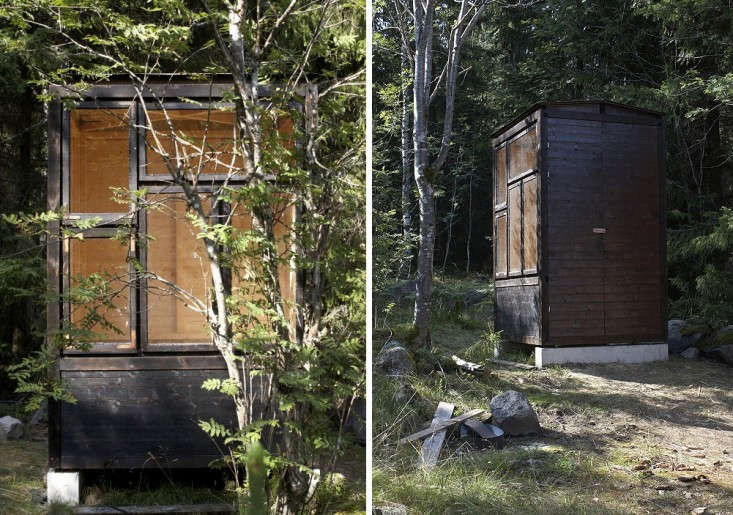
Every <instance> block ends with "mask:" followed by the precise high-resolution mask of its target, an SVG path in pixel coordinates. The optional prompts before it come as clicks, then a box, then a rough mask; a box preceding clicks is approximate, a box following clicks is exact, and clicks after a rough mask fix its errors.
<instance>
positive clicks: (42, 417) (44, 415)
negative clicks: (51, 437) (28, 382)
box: [28, 401, 48, 426]
mask: <svg viewBox="0 0 733 515" xmlns="http://www.w3.org/2000/svg"><path fill="white" fill-rule="evenodd" d="M46 422H48V401H43V402H42V403H41V405H40V407H39V408H38V409H37V410H36V411H34V412H33V415H32V416H31V419H30V420H29V421H28V425H30V426H37V425H38V424H45V423H46Z"/></svg>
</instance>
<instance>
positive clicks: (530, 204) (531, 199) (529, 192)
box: [522, 176, 537, 272]
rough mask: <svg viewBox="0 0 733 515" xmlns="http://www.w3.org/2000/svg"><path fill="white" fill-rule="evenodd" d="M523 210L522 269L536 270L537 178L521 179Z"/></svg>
mask: <svg viewBox="0 0 733 515" xmlns="http://www.w3.org/2000/svg"><path fill="white" fill-rule="evenodd" d="M522 209H523V211H524V270H525V272H526V271H536V270H537V178H536V177H535V176H533V177H532V178H530V179H525V180H524V181H522Z"/></svg>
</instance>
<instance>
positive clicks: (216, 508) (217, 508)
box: [74, 504, 236, 514]
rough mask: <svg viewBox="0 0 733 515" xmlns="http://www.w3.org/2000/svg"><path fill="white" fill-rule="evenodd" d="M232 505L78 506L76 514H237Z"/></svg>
mask: <svg viewBox="0 0 733 515" xmlns="http://www.w3.org/2000/svg"><path fill="white" fill-rule="evenodd" d="M235 512H236V510H235V509H234V507H233V506H232V505H231V504H178V505H170V506H123V507H119V508H118V507H116V506H77V507H75V508H74V513H75V514H97V513H156V514H158V513H211V514H214V513H235Z"/></svg>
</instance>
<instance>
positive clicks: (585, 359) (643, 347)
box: [534, 343, 669, 368]
mask: <svg viewBox="0 0 733 515" xmlns="http://www.w3.org/2000/svg"><path fill="white" fill-rule="evenodd" d="M668 358H669V353H668V351H667V344H666V343H640V344H638V345H593V346H587V347H535V350H534V362H535V366H536V367H537V368H542V367H545V366H548V365H560V364H563V363H646V362H649V361H666V360H667V359H668Z"/></svg>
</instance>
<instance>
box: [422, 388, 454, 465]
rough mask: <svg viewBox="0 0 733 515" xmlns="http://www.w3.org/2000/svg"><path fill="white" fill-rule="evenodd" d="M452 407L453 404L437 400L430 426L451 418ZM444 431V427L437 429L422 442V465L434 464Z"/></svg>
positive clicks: (441, 444) (436, 460)
mask: <svg viewBox="0 0 733 515" xmlns="http://www.w3.org/2000/svg"><path fill="white" fill-rule="evenodd" d="M454 409H455V406H454V405H453V404H450V403H447V402H443V401H441V402H439V403H438V407H437V408H436V410H435V415H434V416H433V422H432V423H431V424H430V425H431V427H433V426H435V425H437V424H438V423H440V422H442V421H444V420H448V419H449V418H451V416H453V410H454ZM445 433H446V430H445V429H444V430H443V431H438V432H437V433H435V434H434V435H433V436H431V437H430V438H428V439H427V440H425V443H423V446H422V460H421V466H422V467H425V468H430V467H433V466H435V464H436V463H437V462H438V455H439V454H440V448H441V447H442V446H443V441H444V440H445Z"/></svg>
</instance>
